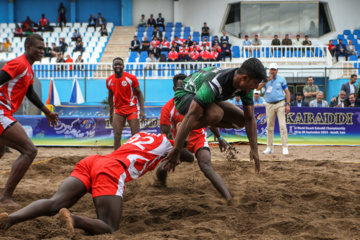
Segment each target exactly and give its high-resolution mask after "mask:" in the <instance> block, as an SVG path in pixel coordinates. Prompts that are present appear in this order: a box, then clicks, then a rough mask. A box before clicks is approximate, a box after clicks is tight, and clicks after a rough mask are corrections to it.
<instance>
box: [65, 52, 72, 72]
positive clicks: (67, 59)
mask: <svg viewBox="0 0 360 240" xmlns="http://www.w3.org/2000/svg"><path fill="white" fill-rule="evenodd" d="M65 62H66V63H73V62H74V61H73V60H72V58H71V56H70V54H68V55H66V60H65ZM72 69H73V66H72V65H69V70H72Z"/></svg>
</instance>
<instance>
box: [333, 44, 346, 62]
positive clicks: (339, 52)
mask: <svg viewBox="0 0 360 240" xmlns="http://www.w3.org/2000/svg"><path fill="white" fill-rule="evenodd" d="M335 56H336V61H337V62H338V61H339V56H345V60H346V61H347V60H348V56H349V54H348V52H347V50H346V46H345V44H343V43H342V40H341V39H339V44H338V45H336V54H335Z"/></svg>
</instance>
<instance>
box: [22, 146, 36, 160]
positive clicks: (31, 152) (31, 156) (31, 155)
mask: <svg viewBox="0 0 360 240" xmlns="http://www.w3.org/2000/svg"><path fill="white" fill-rule="evenodd" d="M37 152H38V150H37V148H36V147H35V146H34V145H32V146H29V147H27V148H26V149H25V151H24V152H23V154H25V155H26V156H28V157H29V159H30V160H31V161H33V160H34V158H35V157H36V155H37Z"/></svg>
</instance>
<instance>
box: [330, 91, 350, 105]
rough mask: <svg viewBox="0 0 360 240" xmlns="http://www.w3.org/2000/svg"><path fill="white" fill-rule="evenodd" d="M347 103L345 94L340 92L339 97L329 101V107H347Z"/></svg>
mask: <svg viewBox="0 0 360 240" xmlns="http://www.w3.org/2000/svg"><path fill="white" fill-rule="evenodd" d="M348 104H349V102H348V101H346V92H345V91H343V90H341V91H340V93H339V96H337V97H336V98H335V99H333V100H331V102H330V106H329V107H337V108H344V107H348Z"/></svg>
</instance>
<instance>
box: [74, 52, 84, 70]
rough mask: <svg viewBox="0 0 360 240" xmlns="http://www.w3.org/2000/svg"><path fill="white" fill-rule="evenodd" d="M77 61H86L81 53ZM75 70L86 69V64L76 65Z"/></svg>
mask: <svg viewBox="0 0 360 240" xmlns="http://www.w3.org/2000/svg"><path fill="white" fill-rule="evenodd" d="M75 63H84V59H82V56H81V55H79V56H78V57H77V59H76V60H75ZM74 70H75V71H76V70H84V65H75V66H74Z"/></svg>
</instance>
